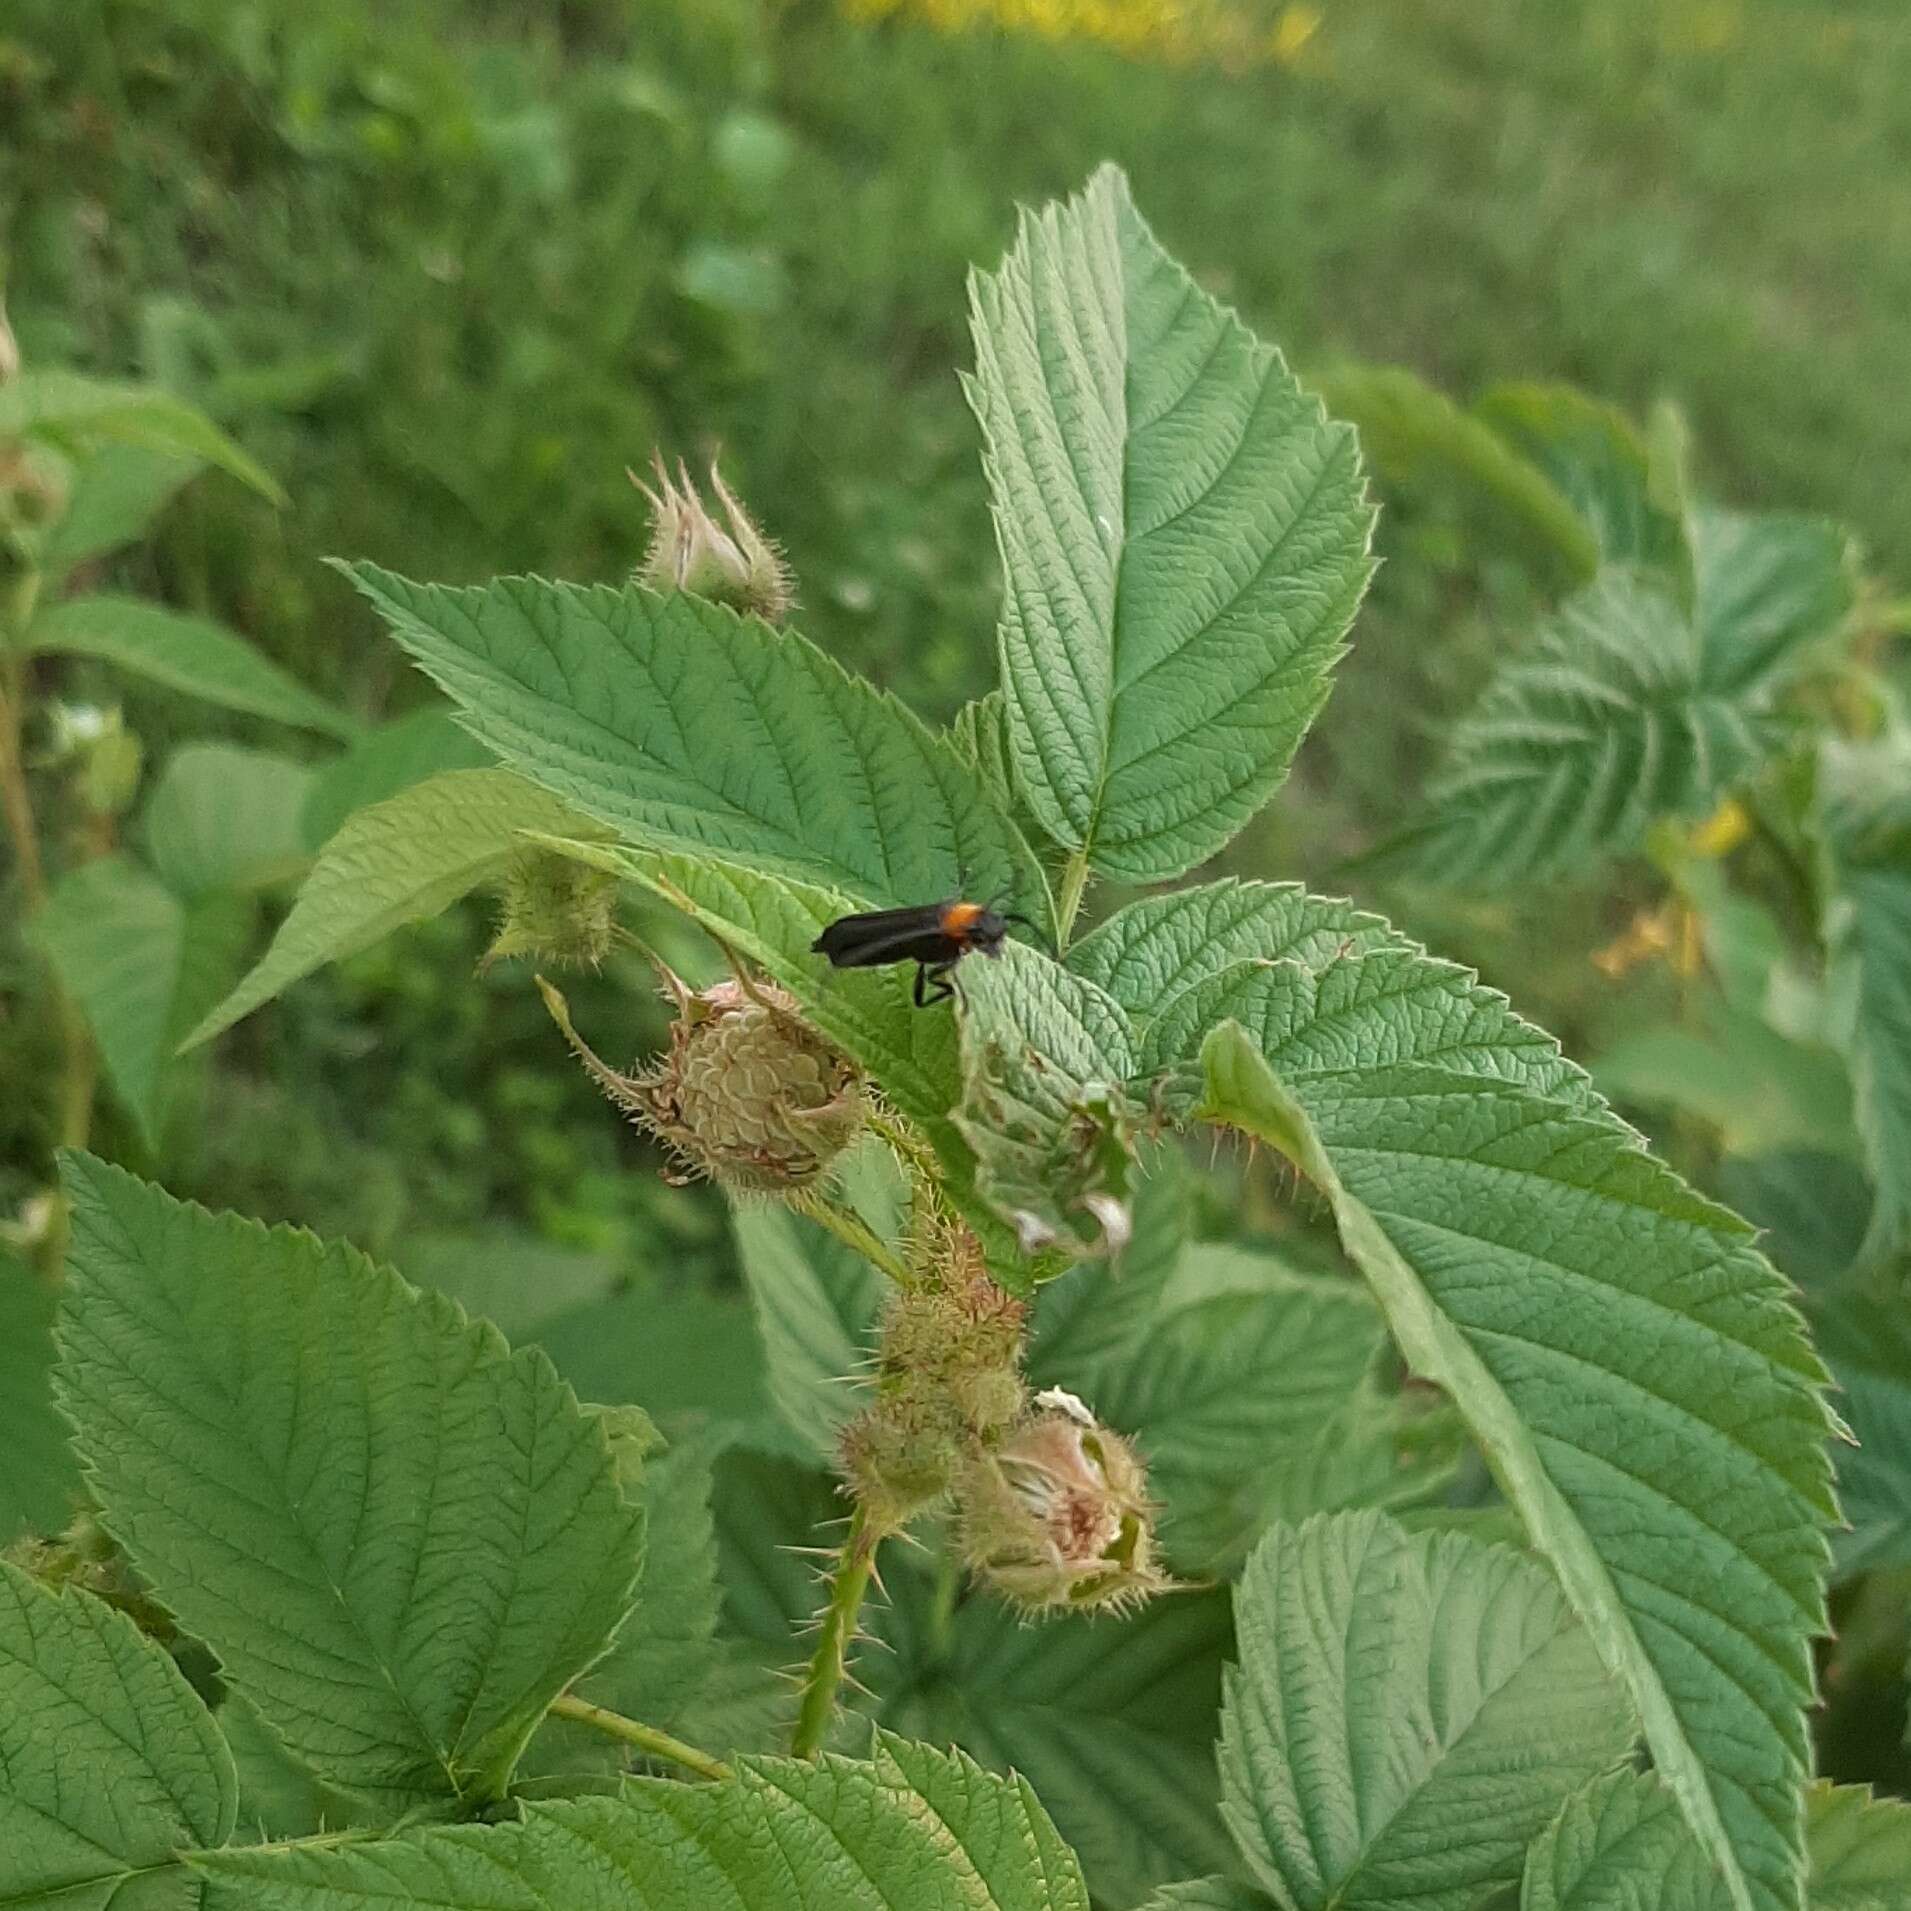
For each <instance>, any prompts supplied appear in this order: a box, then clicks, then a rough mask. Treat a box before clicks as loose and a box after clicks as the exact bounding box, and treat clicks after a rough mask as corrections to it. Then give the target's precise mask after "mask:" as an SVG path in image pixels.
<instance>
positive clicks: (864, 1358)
mask: <svg viewBox="0 0 1911 1911" xmlns="http://www.w3.org/2000/svg"><path fill="white" fill-rule="evenodd" d="M731 1227H732V1229H733V1230H734V1232H735V1234H736V1242H737V1258H738V1259H739V1261H740V1262H741V1263H742V1266H743V1280H744V1285H745V1286H746V1287H747V1288H748V1289H749V1292H750V1306H751V1309H752V1311H753V1312H754V1314H755V1316H756V1325H757V1334H758V1337H759V1338H760V1339H761V1341H762V1343H763V1359H764V1367H765V1370H766V1371H767V1373H768V1376H769V1384H770V1398H771V1400H772V1401H774V1402H775V1405H776V1410H777V1412H778V1414H779V1415H780V1416H781V1417H782V1420H783V1423H784V1425H785V1426H786V1427H787V1428H788V1429H789V1431H790V1433H791V1435H792V1436H793V1437H794V1438H795V1439H796V1441H797V1442H798V1444H799V1446H800V1447H801V1449H802V1450H803V1451H805V1452H807V1453H809V1454H811V1455H812V1456H814V1457H815V1458H817V1459H819V1460H824V1461H829V1460H833V1459H834V1458H835V1455H836V1446H837V1440H836V1436H837V1435H838V1433H839V1432H841V1430H842V1426H843V1423H844V1421H846V1420H847V1419H848V1418H849V1417H850V1415H851V1414H852V1413H854V1412H855V1411H856V1408H857V1406H858V1405H859V1404H860V1403H859V1401H858V1399H857V1395H856V1391H855V1389H854V1388H853V1387H851V1386H850V1385H849V1384H848V1383H849V1382H850V1381H851V1380H852V1379H854V1378H855V1376H856V1375H857V1374H858V1373H859V1372H860V1371H861V1370H862V1368H863V1367H864V1366H865V1365H866V1363H867V1362H868V1360H869V1355H870V1347H871V1336H872V1330H873V1328H874V1325H875V1321H876V1316H877V1313H878V1310H879V1309H880V1307H881V1305H882V1299H883V1295H884V1292H885V1291H886V1289H887V1286H888V1283H887V1282H886V1281H885V1280H884V1278H883V1276H882V1275H881V1274H880V1273H879V1272H878V1271H877V1270H876V1269H875V1268H874V1267H872V1266H871V1265H870V1264H869V1262H868V1261H866V1260H864V1259H863V1257H862V1256H861V1255H860V1254H857V1253H856V1252H854V1250H852V1249H850V1248H847V1247H845V1246H844V1245H843V1244H842V1243H841V1242H840V1241H838V1240H836V1239H834V1238H833V1237H832V1236H830V1235H827V1234H825V1233H824V1232H823V1230H822V1229H821V1228H819V1227H816V1226H815V1225H814V1224H812V1223H807V1222H803V1221H799V1220H798V1219H797V1217H796V1216H794V1215H793V1214H790V1213H789V1212H787V1211H786V1210H784V1209H781V1208H775V1207H772V1206H770V1205H769V1204H768V1203H767V1202H761V1203H752V1204H751V1205H749V1206H738V1207H737V1208H736V1209H735V1210H734V1211H733V1213H732V1215H731Z"/></svg>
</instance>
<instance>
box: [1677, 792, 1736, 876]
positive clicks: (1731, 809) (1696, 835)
mask: <svg viewBox="0 0 1911 1911" xmlns="http://www.w3.org/2000/svg"><path fill="white" fill-rule="evenodd" d="M1751 833H1752V819H1751V817H1750V816H1748V815H1747V814H1746V813H1745V806H1744V804H1742V803H1740V802H1738V801H1736V800H1735V799H1734V798H1732V797H1729V796H1728V797H1727V798H1726V799H1725V801H1724V802H1723V803H1721V804H1720V805H1719V806H1718V808H1717V809H1715V810H1714V811H1713V812H1712V814H1711V815H1710V816H1708V817H1707V818H1706V819H1705V821H1704V822H1703V823H1701V824H1699V826H1698V827H1697V828H1696V829H1695V830H1693V832H1692V834H1691V835H1690V836H1689V837H1688V838H1687V839H1686V846H1687V847H1688V848H1689V849H1690V850H1691V851H1692V853H1693V854H1694V855H1695V856H1703V857H1705V858H1706V859H1707V860H1708V861H1713V862H1716V861H1717V860H1718V858H1719V857H1721V856H1729V855H1730V854H1731V853H1732V851H1733V850H1735V849H1736V848H1738V846H1739V844H1741V843H1742V842H1744V840H1745V839H1746V837H1748V836H1749V835H1751Z"/></svg>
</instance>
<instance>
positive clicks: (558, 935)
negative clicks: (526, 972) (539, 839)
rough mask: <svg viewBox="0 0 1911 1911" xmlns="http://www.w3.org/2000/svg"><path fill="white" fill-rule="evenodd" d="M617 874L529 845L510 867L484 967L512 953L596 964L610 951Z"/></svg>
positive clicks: (588, 965) (576, 965)
mask: <svg viewBox="0 0 1911 1911" xmlns="http://www.w3.org/2000/svg"><path fill="white" fill-rule="evenodd" d="M616 919H617V878H616V877H615V876H612V875H610V874H609V873H608V872H607V871H605V870H602V869H592V868H591V867H590V866H589V865H588V864H587V863H580V862H578V861H576V860H575V859H574V858H573V857H570V856H559V855H557V854H556V853H555V852H554V851H552V850H548V849H526V850H522V851H520V852H519V854H518V855H516V856H514V857H513V858H512V860H511V866H510V868H509V869H507V870H506V872H505V877H504V895H503V906H502V908H501V910H500V911H499V915H498V933H497V935H496V936H495V937H493V938H492V942H491V946H490V948H488V949H487V950H486V951H485V952H484V962H483V965H482V966H483V967H485V968H489V967H490V966H491V964H492V963H494V962H502V961H503V960H505V958H507V957H509V956H531V957H534V958H535V959H536V960H538V961H540V962H558V963H565V964H567V965H569V966H570V967H572V968H587V969H594V968H596V967H597V965H598V964H599V963H600V962H602V961H603V959H604V958H605V956H607V955H608V954H609V953H610V945H611V932H612V930H613V929H614V928H615V927H616Z"/></svg>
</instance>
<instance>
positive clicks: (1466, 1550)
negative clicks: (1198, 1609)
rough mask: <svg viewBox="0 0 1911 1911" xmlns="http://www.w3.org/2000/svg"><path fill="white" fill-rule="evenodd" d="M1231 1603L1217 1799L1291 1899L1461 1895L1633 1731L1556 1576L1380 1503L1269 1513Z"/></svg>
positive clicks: (1320, 1908) (1322, 1906)
mask: <svg viewBox="0 0 1911 1911" xmlns="http://www.w3.org/2000/svg"><path fill="white" fill-rule="evenodd" d="M1234 1614H1235V1630H1236V1632H1237V1633H1238V1635H1239V1638H1240V1663H1239V1665H1238V1666H1236V1667H1234V1668H1232V1669H1231V1670H1230V1672H1229V1675H1228V1679H1227V1689H1226V1697H1225V1698H1224V1700H1223V1703H1222V1713H1221V1790H1222V1801H1221V1810H1222V1815H1223V1816H1224V1817H1225V1818H1226V1820H1227V1822H1228V1824H1229V1826H1230V1827H1231V1829H1232V1830H1233V1832H1234V1836H1235V1839H1236V1842H1237V1843H1238V1844H1239V1845H1240V1848H1241V1853H1242V1856H1243V1857H1244V1858H1245V1859H1246V1860H1247V1864H1248V1868H1249V1869H1250V1870H1251V1871H1252V1872H1253V1874H1254V1876H1255V1877H1256V1878H1257V1879H1258V1880H1259V1882H1260V1883H1261V1884H1262V1885H1263V1886H1264V1887H1265V1888H1266V1889H1267V1890H1268V1891H1269V1892H1271V1893H1272V1894H1273V1896H1274V1898H1275V1900H1276V1902H1277V1903H1279V1904H1280V1905H1282V1906H1283V1907H1288V1908H1289V1911H1327V1907H1329V1906H1336V1907H1342V1906H1344V1907H1353V1906H1357V1905H1369V1906H1374V1907H1376V1908H1378V1907H1383V1906H1384V1907H1391V1908H1395V1911H1407V1907H1409V1906H1411V1907H1413V1911H1470V1907H1471V1906H1472V1904H1473V1902H1474V1900H1475V1898H1476V1897H1477V1896H1478V1895H1479V1894H1480V1892H1481V1891H1482V1890H1483V1889H1484V1888H1486V1887H1487V1886H1489V1885H1492V1884H1494V1883H1496V1882H1499V1881H1502V1880H1510V1879H1512V1878H1515V1877H1517V1876H1518V1875H1519V1868H1520V1860H1521V1857H1522V1855H1523V1854H1524V1852H1525V1849H1526V1843H1527V1840H1528V1839H1529V1838H1531V1837H1532V1836H1533V1835H1534V1833H1535V1832H1537V1831H1538V1830H1539V1829H1540V1828H1541V1827H1542V1826H1543V1825H1544V1824H1545V1823H1546V1821H1547V1819H1548V1818H1549V1817H1550V1816H1551V1815H1552V1813H1553V1812H1554V1811H1555V1810H1556V1809H1557V1807H1558V1805H1559V1802H1560V1800H1561V1799H1562V1798H1564V1797H1565V1796H1566V1794H1567V1793H1568V1792H1570V1791H1571V1790H1572V1789H1573V1788H1574V1787H1575V1786H1577V1785H1580V1784H1582V1783H1584V1782H1585V1780H1586V1779H1588V1778H1590V1777H1591V1776H1592V1775H1593V1774H1595V1773H1597V1772H1599V1771H1600V1770H1602V1769H1603V1768H1604V1767H1606V1766H1608V1765H1611V1764H1613V1763H1614V1762H1615V1761H1617V1760H1618V1759H1619V1758H1620V1757H1622V1756H1623V1755H1624V1753H1625V1750H1626V1748H1627V1746H1628V1745H1629V1744H1630V1743H1631V1741H1632V1738H1633V1734H1634V1731H1635V1727H1634V1724H1633V1720H1632V1717H1631V1714H1630V1712H1629V1710H1628V1708H1627V1707H1626V1705H1625V1703H1624V1702H1623V1700H1622V1698H1621V1696H1620V1694H1619V1691H1618V1689H1617V1687H1616V1686H1615V1685H1614V1684H1613V1683H1612V1681H1611V1680H1610V1679H1609V1678H1608V1677H1607V1675H1606V1672H1605V1670H1604V1668H1603V1667H1602V1666H1601V1664H1600V1662H1599V1655H1598V1653H1597V1652H1596V1651H1595V1650H1594V1648H1593V1644H1592V1641H1591V1640H1590V1639H1589V1638H1588V1637H1587V1635H1586V1633H1585V1631H1584V1629H1583V1628H1582V1627H1581V1626H1579V1625H1578V1624H1577V1623H1576V1622H1575V1620H1574V1618H1573V1616H1572V1613H1571V1611H1570V1609H1569V1608H1568V1606H1567V1604H1566V1601H1565V1600H1564V1599H1563V1598H1562V1597H1561V1596H1560V1591H1559V1588H1558V1586H1557V1585H1556V1584H1555V1582H1554V1581H1553V1579H1552V1577H1551V1575H1549V1574H1548V1573H1547V1572H1546V1570H1545V1569H1544V1568H1543V1567H1542V1566H1540V1565H1539V1564H1538V1563H1537V1562H1536V1561H1534V1560H1532V1559H1530V1558H1528V1557H1526V1556H1525V1555H1524V1554H1521V1553H1517V1552H1515V1551H1513V1550H1512V1549H1511V1548H1508V1547H1503V1546H1489V1545H1485V1544H1482V1543H1481V1542H1480V1541H1478V1540H1474V1539H1469V1538H1466V1537H1464V1536H1463V1535H1460V1534H1457V1533H1443V1534H1432V1533H1421V1534H1410V1533H1408V1532H1406V1531H1405V1530H1404V1529H1403V1528H1401V1527H1400V1526H1398V1525H1396V1524H1395V1523H1394V1522H1393V1521H1392V1520H1390V1519H1387V1518H1386V1517H1385V1516H1384V1515H1382V1514H1378V1513H1346V1514H1335V1515H1329V1516H1325V1517H1322V1518H1319V1519H1313V1520H1310V1521H1308V1522H1307V1524H1306V1525H1304V1526H1301V1527H1298V1528H1295V1527H1287V1526H1277V1527H1275V1528H1274V1529H1273V1530H1272V1531H1271V1532H1270V1533H1269V1534H1268V1536H1267V1538H1266V1539H1264V1540H1263V1541H1262V1542H1261V1544H1260V1546H1259V1547H1258V1548H1257V1549H1256V1551H1255V1553H1254V1556H1253V1558H1252V1559H1251V1560H1250V1561H1249V1562H1248V1568H1247V1572H1246V1574H1245V1575H1244V1576H1243V1578H1242V1580H1241V1583H1240V1585H1239V1586H1238V1587H1237V1588H1236V1590H1235V1595H1234ZM1460 1826H1464V1827H1465V1835H1464V1836H1463V1837H1456V1836H1455V1832H1456V1830H1457V1829H1458V1828H1459V1827H1460Z"/></svg>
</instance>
